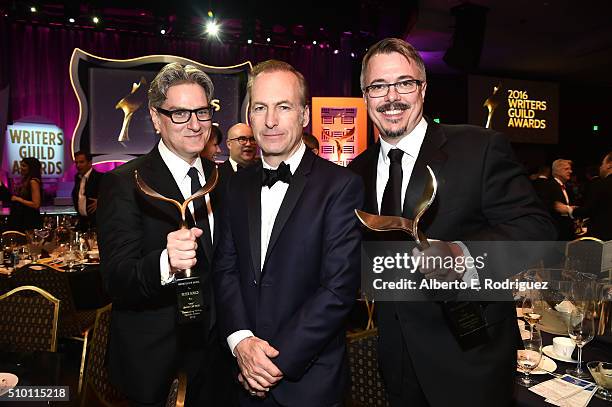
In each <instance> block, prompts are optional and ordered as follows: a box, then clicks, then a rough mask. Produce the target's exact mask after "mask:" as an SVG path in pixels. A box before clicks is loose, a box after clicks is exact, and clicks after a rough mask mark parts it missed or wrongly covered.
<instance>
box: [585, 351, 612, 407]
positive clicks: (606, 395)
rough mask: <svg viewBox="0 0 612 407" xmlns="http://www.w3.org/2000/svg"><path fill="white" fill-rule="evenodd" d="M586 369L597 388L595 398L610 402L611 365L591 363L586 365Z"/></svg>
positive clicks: (611, 386) (611, 384) (611, 397)
mask: <svg viewBox="0 0 612 407" xmlns="http://www.w3.org/2000/svg"><path fill="white" fill-rule="evenodd" d="M587 367H588V368H589V371H590V372H591V375H592V376H593V379H595V382H596V383H597V385H598V386H599V390H598V391H597V393H595V397H598V398H600V399H603V400H607V401H612V363H609V362H600V361H592V362H589V363H587Z"/></svg>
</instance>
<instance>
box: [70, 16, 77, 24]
mask: <svg viewBox="0 0 612 407" xmlns="http://www.w3.org/2000/svg"><path fill="white" fill-rule="evenodd" d="M75 21H76V20H75V19H74V18H72V17H70V18H69V19H68V22H69V23H70V24H74V22H75Z"/></svg>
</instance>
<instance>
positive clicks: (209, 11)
mask: <svg viewBox="0 0 612 407" xmlns="http://www.w3.org/2000/svg"><path fill="white" fill-rule="evenodd" d="M207 15H208V17H210V18H213V17H214V14H213V11H212V10H208V13H207Z"/></svg>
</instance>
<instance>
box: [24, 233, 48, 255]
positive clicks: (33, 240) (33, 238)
mask: <svg viewBox="0 0 612 407" xmlns="http://www.w3.org/2000/svg"><path fill="white" fill-rule="evenodd" d="M43 230H44V229H34V230H28V231H26V236H27V239H28V251H29V252H30V256H32V260H33V261H34V262H35V263H36V262H37V261H38V260H39V259H40V254H41V252H42V248H43V243H44V242H45V238H44V237H43V236H41V235H40V233H39V232H41V231H43Z"/></svg>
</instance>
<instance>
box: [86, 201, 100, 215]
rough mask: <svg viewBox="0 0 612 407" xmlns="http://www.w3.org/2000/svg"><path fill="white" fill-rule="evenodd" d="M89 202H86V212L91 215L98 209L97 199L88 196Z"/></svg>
mask: <svg viewBox="0 0 612 407" xmlns="http://www.w3.org/2000/svg"><path fill="white" fill-rule="evenodd" d="M87 200H88V201H89V203H88V204H87V214H88V215H91V214H92V213H94V212H95V211H96V209H98V199H96V198H88V199H87Z"/></svg>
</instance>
